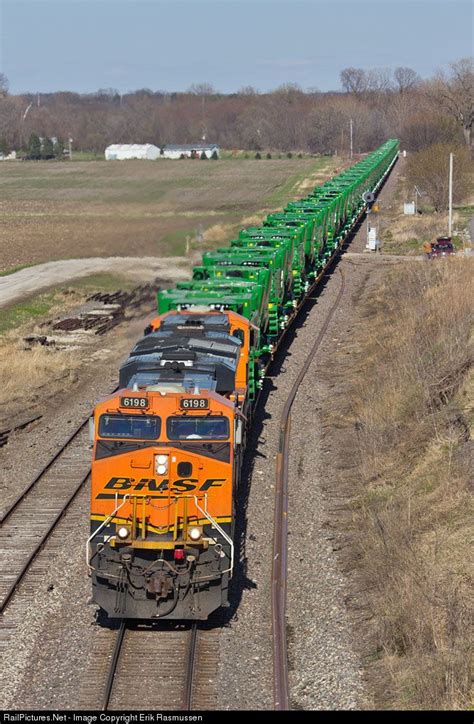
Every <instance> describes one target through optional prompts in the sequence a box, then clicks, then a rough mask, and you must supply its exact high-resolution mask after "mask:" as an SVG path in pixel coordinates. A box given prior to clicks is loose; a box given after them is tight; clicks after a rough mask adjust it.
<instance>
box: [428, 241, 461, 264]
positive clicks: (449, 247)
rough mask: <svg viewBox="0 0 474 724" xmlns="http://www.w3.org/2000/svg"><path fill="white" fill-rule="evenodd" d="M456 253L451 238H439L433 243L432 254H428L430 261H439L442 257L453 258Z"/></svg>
mask: <svg viewBox="0 0 474 724" xmlns="http://www.w3.org/2000/svg"><path fill="white" fill-rule="evenodd" d="M455 253H456V249H455V248H454V246H453V242H452V241H451V237H450V236H439V237H438V238H437V239H436V241H434V242H432V243H431V252H430V253H429V254H428V256H429V257H430V259H437V258H438V257H442V256H452V255H453V254H455Z"/></svg>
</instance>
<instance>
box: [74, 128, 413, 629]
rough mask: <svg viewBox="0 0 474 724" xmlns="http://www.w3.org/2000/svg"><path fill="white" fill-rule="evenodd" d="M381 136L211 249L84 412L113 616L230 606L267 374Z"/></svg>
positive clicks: (329, 255)
mask: <svg viewBox="0 0 474 724" xmlns="http://www.w3.org/2000/svg"><path fill="white" fill-rule="evenodd" d="M398 148H399V144H398V141H397V140H389V141H387V142H386V143H384V144H383V145H382V146H380V148H378V149H377V150H376V151H374V152H373V153H371V154H370V155H368V156H367V157H366V158H364V159H363V160H362V161H360V162H359V163H357V164H355V165H354V166H352V167H351V168H349V169H347V170H346V171H344V172H343V173H341V174H340V175H339V176H337V177H335V178H333V179H332V180H330V181H328V182H327V183H325V184H323V185H322V186H318V187H317V188H315V189H314V191H313V192H312V193H311V194H309V196H307V197H306V198H304V199H301V200H300V201H293V202H291V203H289V204H288V205H287V206H286V208H285V209H284V210H283V211H282V212H280V213H276V214H270V215H269V216H267V218H266V219H265V220H264V222H263V223H262V225H261V226H258V227H252V228H248V229H244V230H243V231H241V232H240V234H239V237H238V238H237V239H235V240H233V241H231V242H230V244H229V246H227V247H225V248H222V249H218V250H217V251H212V252H206V253H205V254H204V256H203V260H202V264H201V265H200V266H197V267H194V269H193V277H192V279H191V280H190V281H187V282H179V283H178V284H177V285H176V287H175V288H174V289H167V290H164V291H160V292H159V293H158V314H159V316H158V317H156V319H154V320H153V321H152V323H151V325H150V326H149V328H148V329H147V330H145V336H144V337H143V338H142V339H140V340H139V341H138V342H137V344H136V345H135V346H134V348H133V349H132V351H131V353H130V356H129V358H128V359H127V360H126V362H125V363H124V364H123V365H122V367H121V369H120V382H119V391H118V392H116V393H114V394H113V395H111V396H110V397H108V398H107V399H105V400H104V401H102V402H100V403H99V404H98V405H97V406H96V409H95V412H94V419H93V422H94V424H93V431H92V434H93V440H94V447H93V463H92V496H91V497H92V500H91V532H90V537H89V539H88V541H87V564H88V567H89V569H90V572H91V576H92V588H93V600H94V602H95V603H97V604H98V605H99V607H100V608H101V609H103V610H104V611H105V612H106V614H107V615H108V616H109V617H110V618H128V619H162V618H168V619H198V620H199V619H200V620H202V619H207V618H208V617H209V615H210V614H211V613H212V612H213V611H214V610H215V609H217V608H219V607H221V606H226V605H228V592H229V582H230V579H231V577H232V572H233V568H234V539H233V529H234V525H233V524H234V520H235V512H236V500H237V491H238V485H239V478H240V470H241V466H242V459H243V454H244V451H245V446H246V440H247V438H248V436H249V434H251V424H252V416H253V414H254V411H255V405H256V402H257V399H258V393H259V390H260V388H261V387H262V384H263V379H264V376H265V371H266V369H267V367H268V365H269V363H270V361H271V359H272V355H273V354H274V352H275V350H276V348H277V347H278V344H279V341H280V339H281V338H282V335H283V334H284V333H285V330H286V329H287V328H288V327H289V325H291V324H292V322H293V320H294V318H295V316H296V314H297V312H298V309H299V308H300V307H301V305H302V304H303V302H304V300H305V297H306V296H307V294H308V293H309V292H310V290H311V289H313V288H314V286H315V285H316V284H317V283H318V282H319V280H320V279H321V277H322V275H323V273H324V270H325V269H326V267H327V266H328V265H329V264H330V262H331V260H332V259H333V257H334V256H335V255H336V254H337V253H338V251H339V248H340V247H341V244H342V242H343V241H344V239H345V237H346V236H347V235H348V233H349V232H350V231H351V229H352V228H353V227H354V226H355V225H356V223H357V221H358V220H359V219H360V218H361V217H362V215H363V214H364V212H365V210H366V207H367V204H369V203H370V202H371V201H372V200H373V198H374V195H375V194H376V193H377V190H378V189H379V188H380V186H381V184H382V183H383V181H384V179H385V177H386V176H387V174H388V173H389V172H390V169H391V168H392V166H393V164H394V163H395V162H396V159H397V156H398Z"/></svg>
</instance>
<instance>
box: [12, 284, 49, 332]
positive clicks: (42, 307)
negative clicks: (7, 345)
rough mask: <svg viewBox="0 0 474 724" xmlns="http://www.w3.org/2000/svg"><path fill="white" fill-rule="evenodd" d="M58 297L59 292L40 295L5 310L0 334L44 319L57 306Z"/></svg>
mask: <svg viewBox="0 0 474 724" xmlns="http://www.w3.org/2000/svg"><path fill="white" fill-rule="evenodd" d="M57 296H58V292H57V290H56V291H54V292H48V293H47V294H40V295H39V296H37V297H33V298H32V299H29V300H28V301H26V302H21V303H19V304H12V305H11V306H10V307H6V308H3V309H2V313H1V315H0V334H5V332H8V331H10V330H11V329H14V328H16V327H19V326H21V325H22V324H25V323H26V322H30V321H32V320H34V319H37V318H40V317H44V316H45V315H46V314H48V313H49V312H50V311H51V309H52V308H53V307H54V306H55V304H56V302H57Z"/></svg>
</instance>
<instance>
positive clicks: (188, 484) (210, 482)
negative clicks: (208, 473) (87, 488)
mask: <svg viewBox="0 0 474 724" xmlns="http://www.w3.org/2000/svg"><path fill="white" fill-rule="evenodd" d="M222 483H225V478H208V479H207V480H206V481H205V482H204V483H203V484H202V485H201V487H200V488H199V490H200V491H203V490H204V491H205V490H209V488H221V487H222ZM197 484H198V481H197V480H196V479H195V478H181V479H179V480H174V481H173V482H172V483H170V481H169V480H168V479H165V480H162V481H161V482H160V483H157V482H156V480H155V479H154V478H141V480H138V481H137V480H135V478H110V480H109V482H108V483H107V485H106V486H105V488H106V489H108V490H130V489H131V488H133V490H145V489H146V490H150V491H151V490H153V491H158V492H162V491H163V490H171V491H172V492H174V493H187V492H189V491H190V490H196V488H197Z"/></svg>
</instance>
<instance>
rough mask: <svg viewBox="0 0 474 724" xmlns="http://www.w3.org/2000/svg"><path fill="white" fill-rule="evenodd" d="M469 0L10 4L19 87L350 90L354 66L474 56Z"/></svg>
mask: <svg viewBox="0 0 474 724" xmlns="http://www.w3.org/2000/svg"><path fill="white" fill-rule="evenodd" d="M472 14H473V6H472V3H471V2H470V1H469V0H426V1H422V2H419V1H417V0H400V1H399V2H395V1H394V0H376V2H372V1H370V2H367V1H366V0H353V2H348V1H347V0H332V1H330V2H328V1H327V0H326V1H323V0H304V1H303V0H301V1H299V0H295V1H293V2H289V1H288V0H252V1H250V0H213V1H210V0H194V1H191V0H0V69H1V71H2V72H4V73H5V74H6V75H7V77H8V78H9V80H10V90H11V92H12V93H20V92H25V91H33V92H48V91H56V90H71V91H77V92H93V91H96V90H97V89H98V88H108V87H112V88H117V89H118V90H119V91H120V92H122V93H123V92H126V91H128V90H134V89H137V88H151V89H152V90H160V89H161V90H167V91H173V90H176V91H182V90H185V89H186V88H188V87H189V86H190V85H191V84H192V83H200V82H208V83H211V84H212V85H213V86H214V87H215V88H216V89H217V90H219V91H221V92H232V91H235V90H237V89H239V88H241V87H242V86H246V85H252V86H254V87H256V88H257V89H259V90H261V91H265V90H269V89H271V88H275V87H277V86H278V85H281V84H282V83H288V82H295V83H299V84H300V85H301V86H302V87H303V88H319V89H320V90H323V91H324V90H329V89H338V88H339V87H340V83H339V73H340V71H341V70H342V69H343V68H345V67H347V66H355V67H361V68H366V69H368V68H386V67H392V68H394V67H396V66H398V65H405V66H410V67H412V68H414V69H415V70H416V71H417V72H418V73H420V75H422V76H424V77H427V76H429V75H431V74H432V73H433V72H434V71H435V70H436V69H437V68H440V67H446V66H447V64H448V63H449V62H451V61H454V60H457V59H459V58H461V57H465V56H467V55H471V54H472V52H473V47H472V46H473V40H472V34H473V26H472Z"/></svg>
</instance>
